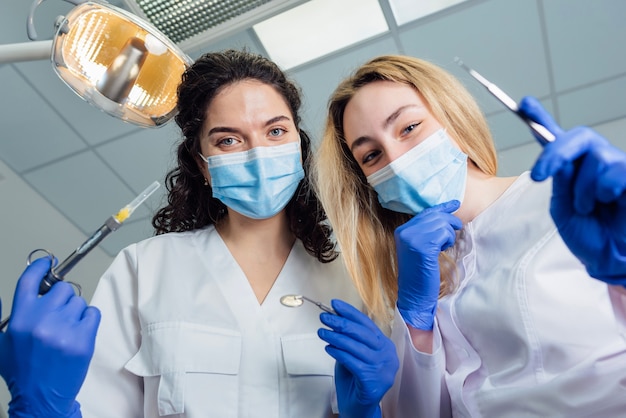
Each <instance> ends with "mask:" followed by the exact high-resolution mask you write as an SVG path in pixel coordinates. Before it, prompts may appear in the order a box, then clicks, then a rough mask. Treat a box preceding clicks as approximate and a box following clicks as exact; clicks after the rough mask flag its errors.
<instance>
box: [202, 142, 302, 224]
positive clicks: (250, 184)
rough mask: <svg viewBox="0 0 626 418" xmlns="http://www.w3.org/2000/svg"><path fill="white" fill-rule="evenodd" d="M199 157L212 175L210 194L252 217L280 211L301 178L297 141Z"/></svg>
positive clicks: (258, 217) (259, 217)
mask: <svg viewBox="0 0 626 418" xmlns="http://www.w3.org/2000/svg"><path fill="white" fill-rule="evenodd" d="M202 158H203V159H204V160H205V161H206V162H207V164H208V168H209V174H211V188H212V189H213V197H215V198H216V199H219V200H220V201H221V202H222V203H224V204H225V205H226V206H228V207H229V208H231V209H233V210H234V211H236V212H239V213H241V214H242V215H245V216H247V217H249V218H253V219H267V218H271V217H272V216H274V215H276V214H277V213H278V212H280V211H281V210H283V208H284V207H285V206H287V203H289V200H291V198H292V196H293V195H294V193H295V192H296V189H297V188H298V184H299V183H300V180H302V179H303V178H304V170H303V169H302V162H301V156H300V142H290V143H288V144H284V145H277V146H273V147H257V148H252V149H250V150H248V151H243V152H235V153H231V154H221V155H214V156H211V157H207V158H205V157H204V156H202Z"/></svg>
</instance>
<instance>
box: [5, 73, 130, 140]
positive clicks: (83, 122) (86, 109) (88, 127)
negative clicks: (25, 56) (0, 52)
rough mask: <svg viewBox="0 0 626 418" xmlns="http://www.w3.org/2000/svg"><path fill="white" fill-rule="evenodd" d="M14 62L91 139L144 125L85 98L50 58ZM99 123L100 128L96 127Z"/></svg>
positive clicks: (78, 130)
mask: <svg viewBox="0 0 626 418" xmlns="http://www.w3.org/2000/svg"><path fill="white" fill-rule="evenodd" d="M14 65H15V67H16V68H17V69H18V70H19V71H20V72H21V73H22V74H24V76H25V77H27V78H28V80H29V82H30V83H31V84H32V85H33V86H34V88H35V89H37V91H39V92H40V93H41V94H42V95H43V96H45V97H46V98H47V99H48V100H49V101H50V102H51V106H57V105H58V106H57V107H56V109H57V111H58V112H59V114H60V115H61V116H62V117H63V118H64V119H65V120H66V121H68V123H71V124H72V126H73V128H74V129H75V130H76V132H77V133H78V134H79V135H80V136H81V137H82V138H83V139H84V140H85V141H86V142H87V143H89V144H91V145H95V144H99V143H101V142H102V141H105V140H108V139H112V138H116V137H118V136H120V135H124V134H127V133H129V132H134V131H137V130H139V129H141V128H139V127H138V126H136V125H132V124H130V123H127V122H124V121H122V120H120V119H117V118H115V117H113V116H111V115H109V114H107V113H104V112H103V111H101V110H99V109H97V108H96V107H95V106H92V105H90V104H89V103H87V102H86V101H84V100H83V99H81V98H80V97H79V96H78V95H77V94H76V93H74V90H72V89H71V88H69V87H68V86H67V85H66V84H65V83H64V82H63V80H61V79H60V78H59V77H58V76H57V74H56V72H55V71H54V69H53V68H52V64H51V63H50V62H49V61H31V62H21V63H17V64H14ZM95 126H97V127H98V128H97V129H94V127H95Z"/></svg>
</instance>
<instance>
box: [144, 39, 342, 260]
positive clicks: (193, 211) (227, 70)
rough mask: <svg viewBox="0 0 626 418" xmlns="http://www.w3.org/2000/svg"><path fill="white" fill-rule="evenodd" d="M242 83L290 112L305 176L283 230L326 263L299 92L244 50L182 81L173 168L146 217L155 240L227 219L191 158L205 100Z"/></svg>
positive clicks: (209, 58) (331, 247)
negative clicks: (269, 92) (271, 95)
mask: <svg viewBox="0 0 626 418" xmlns="http://www.w3.org/2000/svg"><path fill="white" fill-rule="evenodd" d="M242 80H257V81H260V82H262V83H265V84H267V85H269V86H272V87H273V88H274V89H276V91H277V92H278V93H279V94H280V95H281V96H282V97H283V98H284V99H285V102H286V103H287V105H288V106H289V108H290V110H291V113H292V117H293V120H294V123H295V125H296V127H297V128H298V131H299V133H300V138H301V141H300V143H301V150H302V160H303V161H302V165H303V168H304V172H305V176H304V179H303V180H302V181H301V182H300V184H299V185H298V189H297V190H296V192H295V194H294V196H293V197H292V198H291V200H290V201H289V203H288V204H287V207H286V211H287V218H288V219H289V228H290V230H291V232H293V234H294V235H295V236H296V237H297V238H298V239H300V240H301V241H302V243H303V244H304V248H306V250H307V252H308V253H309V254H311V255H312V256H314V257H316V258H317V259H318V260H319V261H321V262H323V263H327V262H330V261H332V260H334V259H335V258H337V255H338V254H337V251H336V248H335V245H336V244H335V243H334V241H333V240H332V239H331V235H332V229H331V227H330V226H329V224H328V222H326V213H325V212H324V210H323V209H322V206H321V204H320V203H319V202H318V199H317V196H316V195H315V193H314V192H313V190H312V189H311V187H310V183H309V171H310V166H311V163H312V161H311V160H312V156H311V140H310V138H309V136H308V135H307V134H306V132H304V131H303V130H301V129H300V128H299V124H300V116H299V115H298V110H299V109H300V103H301V100H300V90H299V89H298V87H297V86H296V85H295V84H294V83H293V82H291V81H290V80H288V79H287V77H286V76H285V74H284V73H283V72H282V71H281V70H280V68H278V66H277V65H276V64H275V63H273V62H272V61H270V60H268V59H267V58H265V57H263V56H261V55H257V54H253V53H250V52H247V51H236V50H227V51H223V52H212V53H208V54H204V55H203V56H201V57H200V58H198V59H197V60H196V61H195V62H194V64H193V65H192V66H191V67H189V68H188V69H187V70H186V71H185V73H184V74H183V76H182V82H181V84H180V85H179V86H178V92H177V93H178V114H177V115H176V118H175V120H176V123H177V124H178V126H179V127H180V128H181V130H182V135H183V138H182V141H181V143H180V144H179V145H178V151H177V156H178V166H177V167H176V168H174V169H173V170H171V171H170V172H169V173H167V175H166V177H165V185H166V187H167V190H168V197H167V205H165V206H164V207H162V208H161V209H159V210H158V212H157V213H156V215H154V217H153V218H152V225H153V226H154V228H155V230H156V235H160V234H164V233H167V232H183V231H191V230H194V229H199V228H203V227H205V226H207V225H215V224H216V223H218V222H219V221H220V220H222V219H223V218H224V217H225V216H227V213H228V212H227V211H226V206H225V205H224V204H223V203H222V202H220V201H219V200H217V199H215V198H214V197H213V193H212V190H211V186H210V185H205V179H204V176H203V174H202V173H201V172H200V170H199V169H198V165H197V163H196V160H195V156H196V155H198V153H199V152H200V130H201V128H202V126H203V124H204V121H205V115H206V110H207V108H208V106H209V105H210V104H211V101H212V100H213V98H214V97H215V96H216V95H217V94H218V93H219V92H220V91H221V90H222V89H223V88H224V87H226V86H228V85H232V84H234V83H237V82H239V81H242Z"/></svg>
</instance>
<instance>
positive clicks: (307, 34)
mask: <svg viewBox="0 0 626 418" xmlns="http://www.w3.org/2000/svg"><path fill="white" fill-rule="evenodd" d="M388 30H389V28H388V27H387V21H386V20H385V16H384V15H383V12H382V10H381V8H380V4H379V3H378V0H311V1H309V2H307V3H304V4H302V5H301V6H298V7H295V8H293V9H290V10H288V11H286V12H284V13H281V14H279V15H277V16H274V17H272V18H269V19H267V20H265V21H263V22H261V23H258V24H256V25H254V31H255V32H256V34H257V36H258V37H259V39H260V40H261V42H262V43H263V46H264V47H265V49H266V51H267V52H268V54H269V55H270V57H271V58H272V59H273V60H274V61H275V62H276V63H277V64H278V65H279V66H280V67H281V68H282V69H285V70H286V69H289V68H293V67H295V66H297V65H300V64H303V63H305V62H308V61H311V60H313V59H315V58H319V57H321V56H323V55H326V54H329V53H331V52H334V51H337V50H339V49H341V48H344V47H346V46H348V45H352V44H354V43H356V42H359V41H362V40H364V39H367V38H370V37H372V36H375V35H378V34H381V33H383V32H386V31H388Z"/></svg>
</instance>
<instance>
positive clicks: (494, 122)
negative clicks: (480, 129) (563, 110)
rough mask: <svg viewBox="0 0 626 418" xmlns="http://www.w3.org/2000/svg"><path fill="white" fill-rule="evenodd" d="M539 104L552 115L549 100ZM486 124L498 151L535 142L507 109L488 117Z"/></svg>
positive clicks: (519, 120) (522, 123)
mask: <svg viewBox="0 0 626 418" xmlns="http://www.w3.org/2000/svg"><path fill="white" fill-rule="evenodd" d="M494 100H495V99H494ZM541 104H542V105H543V106H544V107H545V108H546V109H547V110H548V112H550V113H552V114H554V108H553V106H552V102H551V101H550V100H544V101H542V102H541ZM487 122H488V123H489V128H490V129H491V134H492V135H493V138H494V140H495V142H496V148H497V150H498V151H500V150H506V149H510V148H514V147H518V146H520V145H522V144H525V143H527V142H535V139H534V137H533V136H532V134H531V133H530V130H529V128H528V126H527V125H526V124H525V123H524V122H522V120H521V119H520V118H519V117H517V116H516V115H514V114H513V113H512V112H511V111H509V110H507V109H505V110H503V111H501V112H497V113H494V114H491V115H488V116H487Z"/></svg>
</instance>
